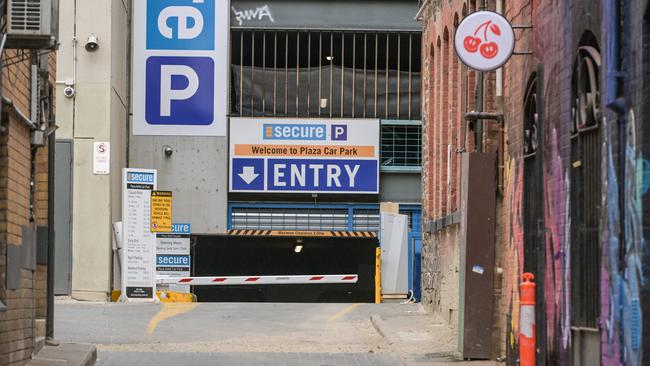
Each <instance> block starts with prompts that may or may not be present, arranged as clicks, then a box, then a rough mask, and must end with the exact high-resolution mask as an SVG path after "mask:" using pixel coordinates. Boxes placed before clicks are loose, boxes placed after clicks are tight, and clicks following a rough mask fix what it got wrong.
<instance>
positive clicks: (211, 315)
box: [55, 301, 491, 366]
mask: <svg viewBox="0 0 650 366" xmlns="http://www.w3.org/2000/svg"><path fill="white" fill-rule="evenodd" d="M55 317H56V323H57V328H56V330H55V332H56V333H55V335H56V339H57V340H59V341H61V342H70V343H93V344H95V345H97V349H98V364H99V365H104V366H112V365H120V366H127V365H145V364H155V365H181V364H182V365H206V364H213V365H242V366H243V365H251V366H252V365H296V366H298V365H300V366H310V365H314V366H324V365H327V366H338V365H359V366H361V365H368V366H370V365H373V366H380V365H385V366H394V365H395V366H397V365H404V364H405V363H406V364H408V365H446V364H448V363H453V364H454V365H458V364H459V363H457V360H455V359H454V352H453V351H454V349H455V339H454V338H453V337H452V336H451V333H449V331H448V330H447V329H448V328H447V327H446V326H445V325H444V324H442V323H441V322H440V321H438V320H437V319H436V318H435V317H434V316H432V315H427V314H424V312H423V311H422V310H421V307H420V305H419V304H381V305H374V304H269V303H266V304H251V303H249V304H241V303H230V304H225V303H221V304H218V303H200V304H196V303H193V304H165V305H160V304H159V305H151V304H111V303H81V302H72V301H63V302H57V304H56V311H55ZM471 364H472V365H484V363H471ZM490 364H491V363H490Z"/></svg>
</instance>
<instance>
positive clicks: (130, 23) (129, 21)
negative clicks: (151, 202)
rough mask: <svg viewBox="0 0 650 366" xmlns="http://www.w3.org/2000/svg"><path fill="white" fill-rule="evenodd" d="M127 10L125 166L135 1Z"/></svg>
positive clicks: (129, 132)
mask: <svg viewBox="0 0 650 366" xmlns="http://www.w3.org/2000/svg"><path fill="white" fill-rule="evenodd" d="M127 11H128V14H127V15H126V29H127V31H126V32H127V37H126V131H125V136H124V141H125V145H126V151H125V155H124V156H125V159H124V160H125V167H127V168H128V167H129V166H130V165H129V163H130V160H131V156H130V154H129V146H130V144H131V104H132V103H133V101H132V100H131V78H132V76H131V75H132V73H131V67H132V66H133V60H132V52H131V47H132V44H131V42H132V40H131V37H132V35H133V1H132V0H129V1H128V4H127Z"/></svg>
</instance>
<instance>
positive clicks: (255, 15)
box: [231, 5, 275, 25]
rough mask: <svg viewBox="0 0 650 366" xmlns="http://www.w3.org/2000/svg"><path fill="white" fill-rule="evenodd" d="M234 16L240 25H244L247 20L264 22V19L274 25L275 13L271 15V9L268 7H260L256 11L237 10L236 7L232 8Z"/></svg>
mask: <svg viewBox="0 0 650 366" xmlns="http://www.w3.org/2000/svg"><path fill="white" fill-rule="evenodd" d="M231 9H232V12H233V14H235V19H237V23H238V24H239V25H243V24H244V21H245V20H248V21H250V20H264V18H266V19H268V20H270V21H271V23H274V22H275V20H274V19H273V13H271V7H269V6H268V5H264V6H260V7H257V8H255V9H246V10H237V9H235V7H234V6H233V7H231Z"/></svg>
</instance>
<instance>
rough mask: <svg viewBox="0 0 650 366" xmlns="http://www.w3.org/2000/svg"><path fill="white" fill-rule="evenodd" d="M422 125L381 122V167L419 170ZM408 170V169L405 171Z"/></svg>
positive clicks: (384, 168)
mask: <svg viewBox="0 0 650 366" xmlns="http://www.w3.org/2000/svg"><path fill="white" fill-rule="evenodd" d="M421 166H422V125H421V124H420V123H419V122H416V123H412V124H405V123H395V122H391V121H382V124H381V167H382V169H383V170H388V169H387V168H396V169H390V170H399V168H418V169H419V168H421ZM407 170H408V169H407Z"/></svg>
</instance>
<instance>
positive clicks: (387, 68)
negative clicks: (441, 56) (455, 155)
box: [231, 30, 421, 120]
mask: <svg viewBox="0 0 650 366" xmlns="http://www.w3.org/2000/svg"><path fill="white" fill-rule="evenodd" d="M231 37H232V38H231V44H232V55H231V60H232V66H231V67H232V79H231V86H232V88H231V89H232V92H231V100H232V103H231V115H233V116H243V117H323V118H325V117H326V118H384V119H406V120H418V119H420V79H421V77H420V75H421V74H420V53H421V51H420V47H421V46H420V39H421V33H419V32H400V33H397V32H394V33H386V32H344V31H318V30H300V31H298V30H286V31H285V30H282V31H262V30H233V31H232V34H231Z"/></svg>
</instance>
